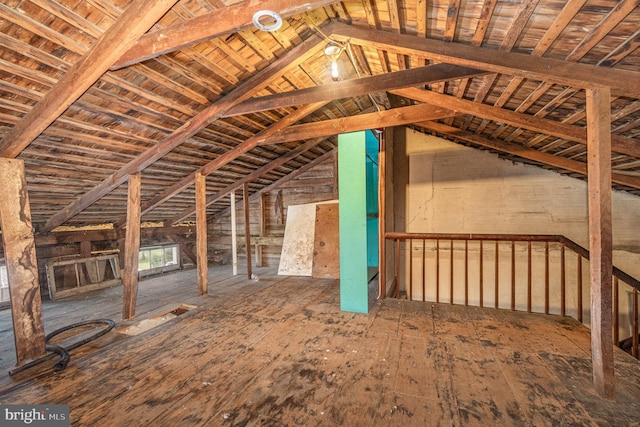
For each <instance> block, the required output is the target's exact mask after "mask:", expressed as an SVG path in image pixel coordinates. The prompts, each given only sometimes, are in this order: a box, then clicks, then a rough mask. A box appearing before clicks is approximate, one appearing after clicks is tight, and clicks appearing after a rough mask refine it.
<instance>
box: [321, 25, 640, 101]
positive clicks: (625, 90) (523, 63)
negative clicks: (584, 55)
mask: <svg viewBox="0 0 640 427" xmlns="http://www.w3.org/2000/svg"><path fill="white" fill-rule="evenodd" d="M330 30H331V33H330V34H331V37H332V39H335V40H336V41H339V42H350V43H352V44H357V45H363V46H367V47H369V48H373V49H379V50H386V51H390V52H396V53H402V54H405V55H412V56H418V57H423V58H426V59H431V60H434V61H437V62H446V63H450V64H457V65H462V66H465V67H472V68H479V69H481V70H486V71H490V72H494V73H502V74H507V75H512V76H518V77H522V78H527V79H535V80H540V81H543V82H550V83H556V84H560V85H567V86H572V87H575V88H582V89H586V88H591V89H593V88H597V87H609V88H611V89H612V90H614V91H615V92H616V93H617V94H622V95H625V96H632V97H635V98H640V86H639V85H638V84H636V82H638V81H639V80H640V73H638V72H635V71H629V70H623V69H619V68H607V67H600V66H594V65H588V64H581V63H577V62H570V61H563V60H558V59H552V58H542V57H537V56H532V55H525V54H521V53H514V52H502V51H499V50H495V49H488V48H482V47H476V46H468V45H463V44H458V43H451V42H443V41H438V40H433V39H425V38H423V37H418V36H411V35H406V34H397V33H391V32H385V31H380V30H373V29H367V28H362V27H356V26H353V25H347V24H343V23H340V22H334V23H332V24H331V25H330ZM327 32H328V30H327Z"/></svg>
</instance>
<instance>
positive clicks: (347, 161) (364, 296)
mask: <svg viewBox="0 0 640 427" xmlns="http://www.w3.org/2000/svg"><path fill="white" fill-rule="evenodd" d="M366 178H367V171H366V145H365V133H364V132H353V133H348V134H344V135H339V136H338V190H339V193H338V194H339V199H340V200H339V201H340V203H339V221H340V309H341V310H343V311H353V312H357V313H368V312H369V295H368V283H367V282H368V277H367V240H368V239H367V180H366Z"/></svg>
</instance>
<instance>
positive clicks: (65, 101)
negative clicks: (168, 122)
mask: <svg viewBox="0 0 640 427" xmlns="http://www.w3.org/2000/svg"><path fill="white" fill-rule="evenodd" d="M175 3H176V0H155V1H149V0H136V1H134V2H133V3H131V4H130V5H129V7H128V8H127V10H126V11H125V12H124V13H123V14H122V16H120V18H119V19H118V20H117V21H116V22H115V23H114V24H113V25H112V26H111V27H109V29H108V30H107V31H105V32H104V34H103V35H102V37H100V39H98V40H97V41H96V42H95V43H94V45H93V46H92V47H91V49H90V50H89V51H88V52H87V53H86V54H84V55H83V57H82V58H81V59H80V60H79V61H78V62H76V63H75V65H74V66H73V67H72V68H71V69H70V70H69V71H68V72H67V73H66V74H64V76H62V78H60V80H58V82H57V83H56V84H55V85H54V86H53V87H52V88H51V89H50V90H49V91H48V92H47V94H46V95H45V96H44V98H43V99H42V100H41V101H39V102H38V103H37V104H36V105H35V106H34V107H33V108H32V109H31V110H30V111H29V112H28V113H27V114H26V115H25V116H24V117H23V118H22V120H20V121H19V122H18V123H17V124H16V125H15V126H14V127H13V128H12V129H11V131H10V132H9V133H8V134H7V135H5V136H4V138H3V139H2V144H1V145H0V155H1V156H2V157H10V158H13V157H16V156H18V154H20V153H21V152H22V150H24V149H25V147H27V146H28V145H29V144H31V142H32V141H33V140H34V139H35V138H37V137H38V136H39V135H40V134H41V133H42V132H43V131H44V130H45V129H46V128H47V127H48V126H49V125H50V124H51V123H53V122H54V120H56V119H57V118H58V117H59V116H60V115H61V114H62V113H63V112H64V111H65V110H66V109H67V108H68V107H69V106H70V105H71V104H72V103H73V102H75V101H76V100H77V99H78V98H79V97H80V96H81V95H82V94H83V93H84V92H85V91H86V90H87V89H89V87H91V85H93V84H94V83H95V82H96V81H97V80H98V79H99V78H100V76H102V74H104V73H105V72H106V71H107V70H108V69H109V67H110V66H111V65H112V64H113V63H114V62H115V61H116V59H118V57H120V55H121V54H122V53H123V52H124V51H125V50H126V49H127V48H128V47H129V46H131V44H133V42H134V41H135V40H136V39H137V38H138V37H140V36H141V35H142V34H144V32H146V31H147V30H149V28H151V26H152V25H153V24H155V23H156V21H157V20H158V19H160V18H161V17H162V15H164V14H165V13H166V12H167V10H169V9H170V8H171V7H172V6H173V5H174V4H175Z"/></svg>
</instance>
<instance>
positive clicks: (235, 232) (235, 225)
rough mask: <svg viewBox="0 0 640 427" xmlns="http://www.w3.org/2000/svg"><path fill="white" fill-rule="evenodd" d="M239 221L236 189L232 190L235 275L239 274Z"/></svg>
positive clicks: (232, 253) (232, 254)
mask: <svg viewBox="0 0 640 427" xmlns="http://www.w3.org/2000/svg"><path fill="white" fill-rule="evenodd" d="M237 229H238V222H237V221H236V190H233V191H232V192H231V259H232V260H233V261H232V266H233V275H234V276H237V275H238V232H237Z"/></svg>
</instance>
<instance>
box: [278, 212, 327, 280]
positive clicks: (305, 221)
mask: <svg viewBox="0 0 640 427" xmlns="http://www.w3.org/2000/svg"><path fill="white" fill-rule="evenodd" d="M336 202H337V201H336V200H329V201H326V202H320V203H322V204H324V203H336ZM320 203H308V204H304V205H292V206H288V207H287V222H286V224H285V227H284V240H283V242H282V253H281V255H280V265H279V266H278V274H279V275H284V276H311V274H312V272H313V241H314V237H315V232H314V230H315V224H316V206H317V205H318V204H320Z"/></svg>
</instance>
